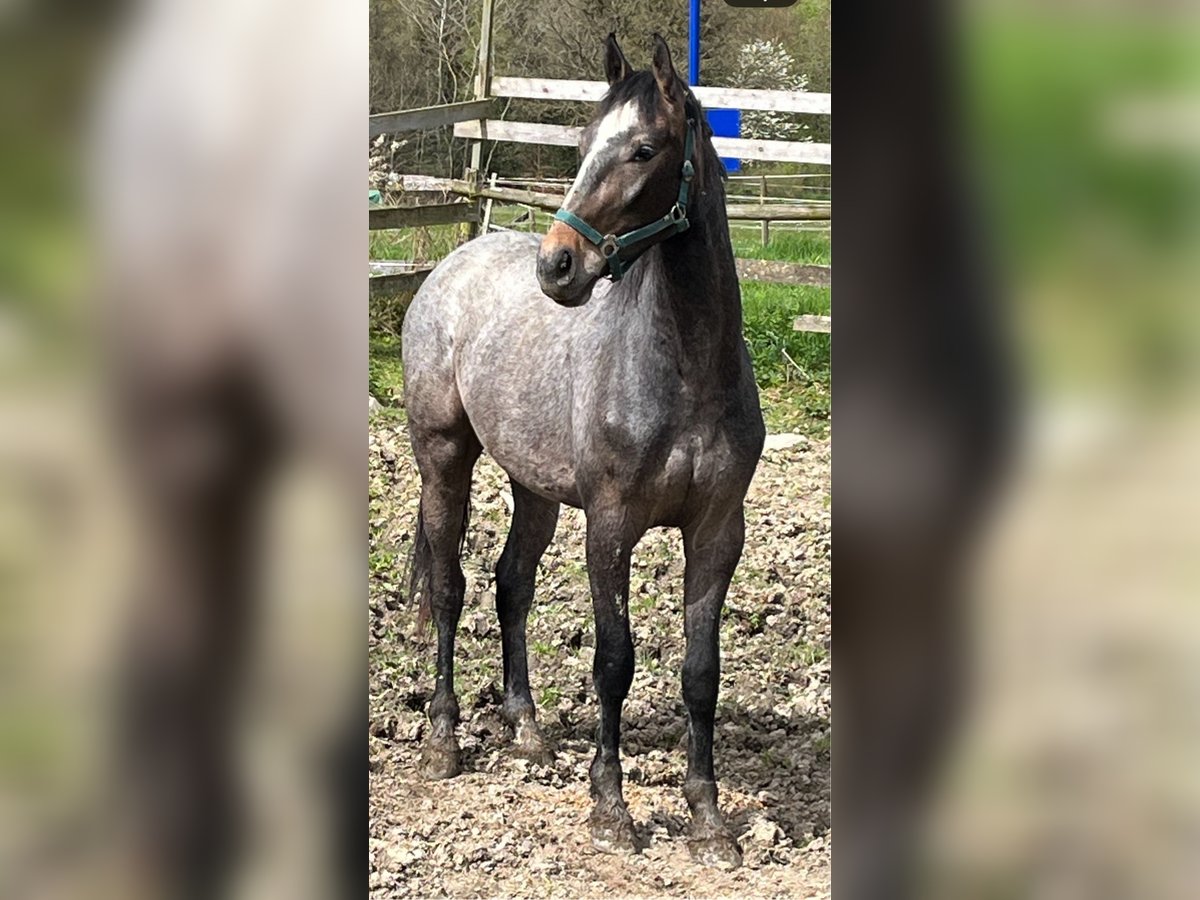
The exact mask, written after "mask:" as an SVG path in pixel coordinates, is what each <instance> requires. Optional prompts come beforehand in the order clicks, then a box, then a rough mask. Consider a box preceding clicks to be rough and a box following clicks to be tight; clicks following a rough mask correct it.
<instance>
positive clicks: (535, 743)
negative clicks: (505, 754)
mask: <svg viewBox="0 0 1200 900" xmlns="http://www.w3.org/2000/svg"><path fill="white" fill-rule="evenodd" d="M516 732H517V733H516V737H515V738H514V740H513V743H512V754H513V756H519V757H520V758H521V759H527V760H529V761H530V762H531V763H537V765H539V766H552V765H554V749H553V748H552V747H551V746H550V742H549V741H547V740H546V738H545V737H543V736H542V732H541V730H540V729H539V728H538V727H537V725H534V724H526V723H521V725H519V726H518V727H517V729H516Z"/></svg>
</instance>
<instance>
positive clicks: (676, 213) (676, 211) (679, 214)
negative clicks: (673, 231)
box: [667, 203, 687, 225]
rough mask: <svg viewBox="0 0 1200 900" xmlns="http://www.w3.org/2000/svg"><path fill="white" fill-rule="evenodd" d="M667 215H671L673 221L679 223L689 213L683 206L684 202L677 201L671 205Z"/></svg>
mask: <svg viewBox="0 0 1200 900" xmlns="http://www.w3.org/2000/svg"><path fill="white" fill-rule="evenodd" d="M667 215H668V216H670V219H671V221H672V222H674V223H675V224H677V225H678V224H679V223H680V222H682V221H683V219H684V217H685V216H686V215H687V210H686V209H684V208H683V204H682V203H676V204H675V205H674V206H672V207H671V211H670V212H669V213H668V214H667Z"/></svg>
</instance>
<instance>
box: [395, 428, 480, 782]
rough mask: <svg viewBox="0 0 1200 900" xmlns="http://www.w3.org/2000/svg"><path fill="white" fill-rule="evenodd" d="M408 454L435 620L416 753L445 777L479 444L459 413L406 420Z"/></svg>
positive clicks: (451, 764)
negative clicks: (421, 741)
mask: <svg viewBox="0 0 1200 900" xmlns="http://www.w3.org/2000/svg"><path fill="white" fill-rule="evenodd" d="M410 427H411V431H412V443H413V455H414V456H416V458H417V466H418V468H419V469H420V470H421V521H420V524H419V529H420V535H419V537H418V540H423V541H425V542H427V548H428V556H427V561H426V564H427V566H428V572H427V573H426V580H425V585H424V590H425V591H426V596H425V598H423V599H422V601H421V602H422V604H425V603H426V602H428V604H429V607H430V608H431V609H432V612H433V620H434V624H435V625H436V626H437V685H436V687H435V688H434V692H433V699H432V700H431V701H430V703H429V723H430V730H429V738H428V739H427V741H426V743H425V748H424V751H423V752H422V754H421V770H422V773H423V774H424V776H425V777H426V778H429V779H437V778H451V777H453V776H454V775H457V774H458V773H459V772H460V771H462V765H461V761H460V759H459V747H458V739H457V738H456V737H455V734H454V730H455V728H456V727H457V725H458V717H459V713H458V698H457V697H456V696H455V694H454V632H455V630H456V629H457V628H458V619H459V616H460V615H461V614H462V607H463V595H464V593H465V592H466V579H465V577H464V576H463V570H462V564H461V562H460V561H459V546H460V542H461V539H462V535H463V529H464V528H465V527H466V509H467V502H468V500H469V495H470V491H471V470H472V469H473V468H474V467H475V461H476V460H477V459H478V458H479V453H480V450H481V448H480V444H479V439H478V438H477V437H476V436H475V432H474V431H472V430H471V427H470V424H469V423H468V422H467V421H466V418H465V416H464V417H463V418H462V420H461V421H460V423H459V424H458V426H457V427H455V428H453V429H449V430H438V431H426V430H424V429H422V428H421V427H420V426H419V425H416V424H412V423H411V420H410Z"/></svg>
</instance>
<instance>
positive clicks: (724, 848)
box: [688, 831, 742, 869]
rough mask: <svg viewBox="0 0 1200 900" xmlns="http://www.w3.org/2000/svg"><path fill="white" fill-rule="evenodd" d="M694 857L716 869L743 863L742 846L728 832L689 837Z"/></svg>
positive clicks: (731, 867) (689, 849) (701, 863)
mask: <svg viewBox="0 0 1200 900" xmlns="http://www.w3.org/2000/svg"><path fill="white" fill-rule="evenodd" d="M688 851H689V852H690V853H691V855H692V859H693V860H694V861H696V862H698V863H699V864H700V865H702V866H710V867H712V868H714V869H736V868H738V867H739V866H740V865H741V864H742V848H741V847H739V846H738V842H737V840H735V839H734V837H733V835H732V834H729V833H728V832H720V831H718V832H713V833H711V834H706V835H704V836H703V837H691V838H688Z"/></svg>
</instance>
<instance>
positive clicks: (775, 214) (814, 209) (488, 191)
mask: <svg viewBox="0 0 1200 900" xmlns="http://www.w3.org/2000/svg"><path fill="white" fill-rule="evenodd" d="M452 189H453V190H454V192H455V193H457V194H461V195H462V196H464V197H481V198H483V199H485V200H499V201H502V202H507V203H520V204H523V205H525V206H532V207H534V208H536V209H541V210H545V211H546V212H554V211H555V210H556V209H558V208H559V207H560V206H562V202H563V197H564V196H565V193H564V194H548V193H543V192H541V191H525V190H521V189H519V188H504V187H491V186H490V185H480V186H478V187H476V186H475V185H473V184H472V183H471V182H469V181H464V180H462V179H455V181H454V182H453V188H452ZM831 209H832V207H831V206H830V204H829V203H828V202H819V201H805V202H797V203H772V204H756V203H739V204H729V205H727V206H726V207H725V214H726V216H727V217H728V218H729V219H730V220H731V221H753V222H759V221H762V220H764V219H765V220H768V221H772V222H808V221H828V220H829V218H830V215H831Z"/></svg>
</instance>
